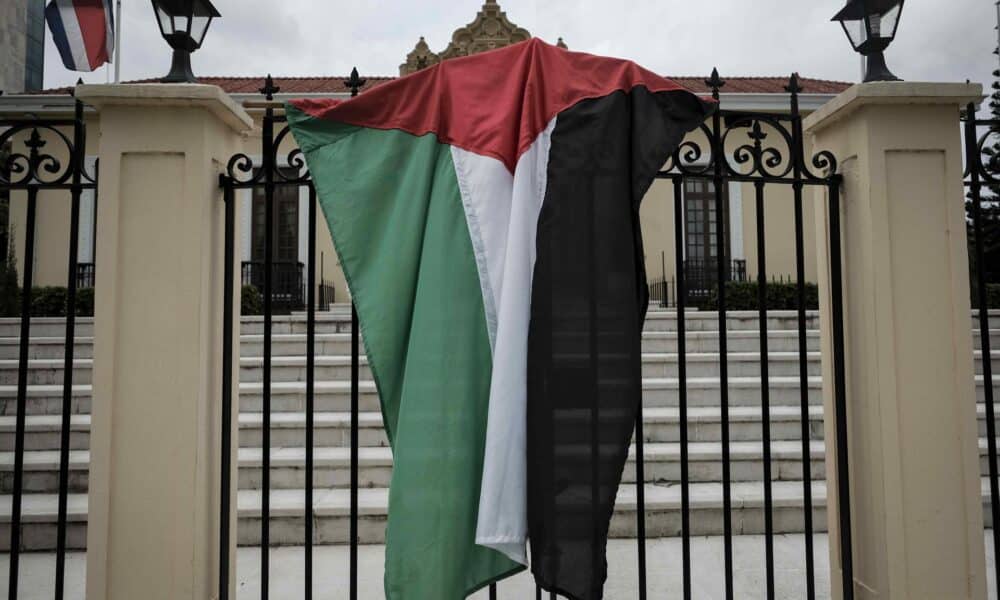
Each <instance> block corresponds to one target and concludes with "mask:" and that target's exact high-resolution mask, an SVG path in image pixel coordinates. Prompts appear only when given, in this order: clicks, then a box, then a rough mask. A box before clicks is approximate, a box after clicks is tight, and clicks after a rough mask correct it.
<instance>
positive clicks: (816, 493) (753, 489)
mask: <svg viewBox="0 0 1000 600" xmlns="http://www.w3.org/2000/svg"><path fill="white" fill-rule="evenodd" d="M635 490H636V488H635V486H634V485H622V486H621V487H620V488H619V490H618V498H617V501H616V504H615V512H614V515H613V517H612V522H611V528H610V531H609V534H610V536H611V537H612V538H634V537H635V535H636V527H635V523H636V499H635V498H636V491H635ZM730 490H731V492H732V513H731V514H732V516H733V533H734V534H736V535H745V534H761V533H763V531H764V500H763V486H762V485H761V484H760V482H736V483H733V484H732V486H731V488H730ZM644 492H645V499H646V506H645V509H646V511H645V518H644V521H645V523H646V534H647V536H648V537H651V538H658V537H677V536H679V535H680V532H681V525H680V523H681V510H680V506H681V501H680V498H681V486H680V485H677V484H673V485H652V484H646V485H645V486H644ZM689 492H690V502H691V504H690V508H691V512H690V518H691V533H692V534H693V535H719V534H721V533H722V524H723V521H722V513H723V505H722V485H721V484H719V483H692V484H690V485H689ZM772 494H773V513H772V514H773V516H774V531H775V533H801V532H802V529H803V525H802V514H803V506H804V495H803V484H802V482H800V481H779V482H775V483H774V485H773V486H772ZM826 494H827V490H826V483H825V482H823V481H814V482H812V484H811V486H810V497H811V499H812V506H813V525H814V527H815V530H816V531H817V532H822V531H823V530H824V529H825V527H826V515H825V507H826ZM981 494H982V502H983V505H984V507H985V508H987V510H984V511H983V512H984V526H985V527H987V528H988V527H990V526H991V523H990V511H989V510H988V507H989V502H990V497H989V482H988V480H987V479H985V478H984V479H982V480H981ZM304 497H305V494H304V491H303V490H301V489H290V490H272V493H271V514H270V534H271V543H272V544H273V545H276V546H280V545H300V544H301V543H302V540H303V531H304V529H303V521H304V514H303V513H304V508H303V507H304V501H303V499H304ZM10 499H11V497H10V496H9V495H0V551H7V550H9V540H10ZM67 500H68V502H67V508H68V510H67V523H68V527H67V547H68V548H69V549H70V550H83V549H85V547H86V537H87V536H86V527H87V495H86V494H69V496H68V498H67ZM387 505H388V490H387V489H386V488H369V489H360V490H358V507H359V510H358V514H359V520H358V532H359V541H360V543H362V544H377V543H382V542H383V540H384V537H385V523H386V515H387V508H386V507H387ZM260 506H261V505H260V492H259V491H257V490H241V491H239V492H238V494H237V519H238V526H237V532H238V535H237V537H238V543H239V544H240V545H242V546H249V545H259V544H260V524H261V508H260ZM22 507H23V512H22V535H21V540H22V550H25V551H45V550H52V549H54V548H55V537H56V514H57V513H56V507H57V495H55V494H26V495H25V496H24V497H23V504H22ZM313 511H314V512H313V518H314V521H313V523H314V528H313V535H314V537H313V541H314V543H316V544H322V545H328V544H344V543H346V542H347V541H348V531H349V523H350V496H349V490H348V489H328V490H316V491H315V493H314V497H313Z"/></svg>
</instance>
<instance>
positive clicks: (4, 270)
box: [0, 236, 21, 317]
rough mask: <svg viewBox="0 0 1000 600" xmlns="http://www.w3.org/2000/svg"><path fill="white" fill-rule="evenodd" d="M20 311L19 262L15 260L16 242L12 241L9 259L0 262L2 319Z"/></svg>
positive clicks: (0, 312)
mask: <svg viewBox="0 0 1000 600" xmlns="http://www.w3.org/2000/svg"><path fill="white" fill-rule="evenodd" d="M12 237H13V236H12ZM20 310H21V291H20V290H19V289H18V285H17V262H16V259H15V258H14V242H13V240H11V242H10V245H9V247H8V249H7V258H6V260H4V261H3V262H0V317H13V316H14V315H17V314H18V313H19V312H20Z"/></svg>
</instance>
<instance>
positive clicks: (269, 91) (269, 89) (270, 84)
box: [257, 73, 281, 100]
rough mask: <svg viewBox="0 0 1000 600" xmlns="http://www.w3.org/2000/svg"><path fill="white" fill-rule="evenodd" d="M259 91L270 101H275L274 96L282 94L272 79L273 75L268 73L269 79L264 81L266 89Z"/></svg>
mask: <svg viewBox="0 0 1000 600" xmlns="http://www.w3.org/2000/svg"><path fill="white" fill-rule="evenodd" d="M257 91H258V92H260V93H261V94H264V97H265V98H267V99H268V100H274V95H275V94H277V93H278V92H280V91H281V88H280V87H278V86H276V85H274V79H273V78H272V77H271V74H270V73H268V74H267V77H266V78H265V79H264V87H262V88H259V89H258V90H257Z"/></svg>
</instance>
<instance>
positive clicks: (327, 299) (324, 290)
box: [319, 279, 337, 311]
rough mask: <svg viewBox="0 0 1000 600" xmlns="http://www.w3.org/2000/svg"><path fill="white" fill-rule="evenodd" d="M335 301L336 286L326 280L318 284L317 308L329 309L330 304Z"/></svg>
mask: <svg viewBox="0 0 1000 600" xmlns="http://www.w3.org/2000/svg"><path fill="white" fill-rule="evenodd" d="M336 301H337V288H335V287H334V286H333V284H332V283H330V282H329V281H327V280H325V279H324V280H323V283H321V284H319V309H320V310H323V311H326V310H330V305H331V304H333V303H334V302H336Z"/></svg>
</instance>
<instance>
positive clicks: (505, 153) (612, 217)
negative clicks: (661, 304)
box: [287, 40, 714, 600]
mask: <svg viewBox="0 0 1000 600" xmlns="http://www.w3.org/2000/svg"><path fill="white" fill-rule="evenodd" d="M713 106H714V105H712V104H709V103H705V102H703V101H701V100H699V99H698V98H697V97H696V96H694V95H693V94H691V93H690V92H688V91H686V90H684V89H683V88H681V87H680V86H679V85H678V84H676V83H674V82H672V81H669V80H666V79H663V78H662V77H659V76H658V75H655V74H653V73H651V72H649V71H647V70H645V69H642V68H640V67H638V66H637V65H635V64H633V63H631V62H628V61H624V60H617V59H610V58H603V57H597V56H591V55H587V54H581V53H575V52H568V51H565V50H562V49H559V48H557V47H555V46H550V45H548V44H545V43H543V42H541V41H538V40H531V41H528V42H524V43H521V44H517V45H514V46H510V47H507V48H504V49H501V50H496V51H492V52H487V53H483V54H478V55H475V56H471V57H467V58H459V59H454V60H449V61H445V62H443V63H441V64H439V65H436V66H434V67H431V68H428V69H425V70H423V71H420V72H418V73H415V74H413V75H411V76H409V77H404V78H402V79H398V80H396V81H393V82H390V83H387V84H384V85H380V86H378V87H376V88H374V89H372V90H371V91H369V92H367V93H365V94H363V95H361V96H359V97H357V98H355V99H352V100H350V101H344V102H340V101H333V100H298V101H294V102H291V103H290V104H289V105H288V106H287V115H288V121H289V123H290V124H291V127H292V131H293V133H294V135H295V138H296V140H297V141H298V143H299V146H300V147H301V149H302V150H303V152H304V153H305V156H306V159H307V162H308V166H309V168H310V171H311V173H312V177H313V181H314V183H315V186H316V189H317V192H318V195H319V198H320V203H321V205H322V208H323V211H324V213H325V215H326V218H327V222H328V223H329V226H330V231H331V233H332V235H333V240H334V244H335V245H336V248H337V253H338V254H339V256H340V261H341V264H342V266H343V269H344V273H345V275H346V277H347V282H348V285H349V287H350V290H351V296H352V297H353V299H354V302H355V305H356V307H357V311H358V316H359V319H360V323H361V332H362V336H363V339H364V344H365V348H366V351H367V353H368V361H369V364H370V365H371V369H372V372H373V374H374V377H375V380H376V385H377V386H378V391H379V395H380V398H381V402H382V414H383V418H384V420H385V428H386V430H387V432H388V434H389V440H390V442H391V444H392V449H393V461H394V464H393V476H392V485H391V489H390V492H389V522H388V526H387V531H386V544H387V548H386V559H385V560H386V564H385V592H386V596H387V597H388V598H390V599H419V600H424V599H427V598H434V599H435V600H451V599H459V598H464V597H465V596H466V595H467V594H470V593H471V592H473V591H474V590H476V589H478V588H481V587H483V586H485V585H487V584H489V583H491V582H494V581H497V580H499V579H501V578H503V577H505V576H507V575H510V574H511V573H514V572H516V571H518V570H520V569H522V568H523V565H526V564H527V557H526V552H525V544H526V542H527V540H528V539H529V538H530V541H531V564H532V571H533V573H534V575H535V578H536V580H537V581H538V583H539V584H540V585H541V586H542V587H544V588H546V589H549V590H554V591H557V592H559V593H561V594H563V595H565V596H567V597H569V598H579V599H591V598H600V597H601V596H602V587H603V583H604V580H605V577H606V563H605V556H604V552H605V546H606V543H607V533H608V527H609V523H610V519H611V514H612V511H613V508H614V501H615V494H616V492H617V489H618V484H619V482H620V480H621V474H622V469H623V468H624V465H625V459H626V456H627V453H628V446H629V441H630V439H631V436H632V431H633V426H634V423H635V417H636V414H637V409H638V406H639V403H640V402H641V400H642V385H641V384H642V381H641V374H640V358H641V356H640V345H639V341H640V334H641V331H642V322H643V318H644V316H645V310H646V301H647V298H646V282H645V269H644V265H643V249H642V240H641V236H640V229H639V202H640V201H641V199H642V197H643V195H644V194H645V193H646V190H647V189H648V188H649V186H650V185H651V183H652V181H653V177H654V175H655V173H656V172H657V171H658V170H659V169H660V168H661V167H662V165H663V164H664V162H665V160H666V159H667V157H668V156H669V155H670V153H671V152H672V151H673V150H674V149H675V148H676V147H677V146H678V144H679V143H680V141H681V139H682V138H683V136H684V135H685V133H686V132H688V131H690V130H692V129H694V128H695V127H696V126H697V125H698V124H699V123H701V122H702V121H703V120H704V119H705V117H706V115H707V114H709V113H710V112H711V110H712V108H713Z"/></svg>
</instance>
